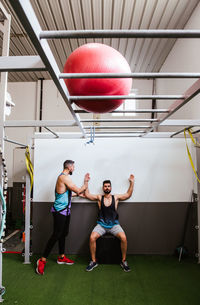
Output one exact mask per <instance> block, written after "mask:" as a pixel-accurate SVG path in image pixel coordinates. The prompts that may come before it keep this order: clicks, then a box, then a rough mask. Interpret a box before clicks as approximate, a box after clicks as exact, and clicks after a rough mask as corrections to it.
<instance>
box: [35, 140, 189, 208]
mask: <svg viewBox="0 0 200 305" xmlns="http://www.w3.org/2000/svg"><path fill="white" fill-rule="evenodd" d="M85 142H86V140H82V139H76V140H64V139H55V140H41V139H38V140H36V141H35V157H34V158H35V160H34V173H35V174H34V177H35V178H34V201H41V202H53V200H54V189H55V183H56V179H57V176H58V175H59V174H60V172H61V171H62V165H63V162H64V161H65V160H66V159H73V160H75V171H74V174H73V176H72V180H73V181H74V182H75V183H76V184H77V186H81V185H82V184H83V179H84V175H85V173H87V172H89V173H90V175H91V182H90V191H91V192H92V193H101V187H102V181H103V180H105V179H110V180H111V181H112V185H113V193H124V192H126V191H127V188H128V186H129V182H128V178H129V175H130V174H131V173H133V174H134V175H135V190H134V193H133V196H132V197H131V198H130V199H129V201H130V202H176V201H179V202H180V201H188V200H189V199H190V196H191V191H192V189H193V172H192V169H191V167H190V163H189V160H188V157H187V153H186V147H185V143H184V140H183V139H130V138H124V139H112V141H111V140H110V139H98V140H95V145H92V144H90V145H85ZM80 201H84V199H82V198H80Z"/></svg>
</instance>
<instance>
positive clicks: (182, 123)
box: [160, 120, 200, 127]
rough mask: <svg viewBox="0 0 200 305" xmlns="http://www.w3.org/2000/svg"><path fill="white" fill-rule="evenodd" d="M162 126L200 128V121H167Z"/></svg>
mask: <svg viewBox="0 0 200 305" xmlns="http://www.w3.org/2000/svg"><path fill="white" fill-rule="evenodd" d="M160 126H185V127H187V126H194V127H195V126H200V120H166V121H163V122H162V123H161V124H160Z"/></svg>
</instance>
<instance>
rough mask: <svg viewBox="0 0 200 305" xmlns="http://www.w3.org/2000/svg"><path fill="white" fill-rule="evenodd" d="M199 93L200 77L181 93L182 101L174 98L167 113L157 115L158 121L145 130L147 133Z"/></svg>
mask: <svg viewBox="0 0 200 305" xmlns="http://www.w3.org/2000/svg"><path fill="white" fill-rule="evenodd" d="M199 93H200V79H199V80H197V81H196V82H195V83H194V84H193V85H192V86H191V87H190V88H188V89H187V90H186V92H185V93H184V94H183V96H185V98H184V99H183V100H182V101H180V100H176V101H175V102H174V103H173V104H172V105H171V106H170V108H169V113H168V114H167V115H162V114H161V115H160V116H158V117H157V119H158V122H157V123H156V124H155V125H154V126H153V127H152V128H151V129H150V130H149V131H147V133H150V132H152V131H154V130H155V129H156V128H157V127H158V126H159V125H161V123H162V122H164V121H165V120H166V119H168V118H169V117H170V116H171V115H172V114H174V113H175V112H176V111H177V110H179V109H180V108H181V107H183V106H184V105H185V104H187V103H188V102H189V101H190V100H191V99H192V98H193V97H195V96H196V95H197V94H199ZM191 121H192V120H191ZM188 125H194V124H187V126H188Z"/></svg>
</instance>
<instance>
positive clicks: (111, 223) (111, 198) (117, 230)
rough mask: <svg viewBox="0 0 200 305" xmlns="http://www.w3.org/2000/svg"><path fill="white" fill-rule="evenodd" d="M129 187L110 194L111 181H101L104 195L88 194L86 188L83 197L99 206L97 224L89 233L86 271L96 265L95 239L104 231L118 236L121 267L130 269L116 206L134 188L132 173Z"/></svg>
mask: <svg viewBox="0 0 200 305" xmlns="http://www.w3.org/2000/svg"><path fill="white" fill-rule="evenodd" d="M129 182H130V185H129V188H128V190H127V192H126V193H125V194H119V195H111V189H112V187H111V181H110V180H105V181H103V192H104V195H100V194H98V195H93V194H90V192H89V189H88V188H87V189H86V191H85V193H84V196H85V198H87V199H89V200H92V201H97V202H98V207H99V216H98V220H97V225H96V226H95V228H94V229H93V231H92V233H91V235H90V253H91V261H90V263H89V265H88V267H87V268H86V271H92V270H93V269H94V268H95V267H97V266H98V264H97V262H96V240H97V239H98V238H99V237H100V236H102V235H104V234H105V233H107V232H108V233H111V234H113V235H115V236H116V237H118V238H119V239H120V241H121V251H122V262H121V264H120V265H121V267H122V268H123V270H124V271H125V272H128V271H130V268H129V266H128V263H127V261H126V252H127V239H126V234H125V232H124V230H123V229H122V227H121V226H120V224H119V221H118V213H117V207H118V203H119V201H123V200H126V199H128V198H130V197H131V195H132V193H133V188H134V175H130V177H129Z"/></svg>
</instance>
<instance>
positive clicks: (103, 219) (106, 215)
mask: <svg viewBox="0 0 200 305" xmlns="http://www.w3.org/2000/svg"><path fill="white" fill-rule="evenodd" d="M97 223H99V224H100V225H102V226H103V227H105V228H112V227H113V226H114V225H115V224H119V221H118V213H117V211H116V209H115V198H114V196H113V195H112V202H111V205H109V206H108V207H107V206H105V204H104V196H102V198H101V209H100V210H99V216H98V221H97Z"/></svg>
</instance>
